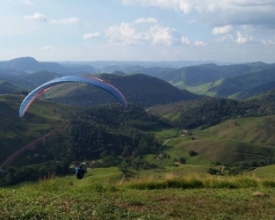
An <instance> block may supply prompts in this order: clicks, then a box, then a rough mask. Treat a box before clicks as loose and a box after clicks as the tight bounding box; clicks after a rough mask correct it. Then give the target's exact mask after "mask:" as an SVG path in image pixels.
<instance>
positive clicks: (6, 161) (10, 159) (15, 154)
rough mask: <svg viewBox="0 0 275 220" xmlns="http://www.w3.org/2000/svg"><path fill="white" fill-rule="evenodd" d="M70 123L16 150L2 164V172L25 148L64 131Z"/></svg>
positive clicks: (29, 147)
mask: <svg viewBox="0 0 275 220" xmlns="http://www.w3.org/2000/svg"><path fill="white" fill-rule="evenodd" d="M69 125H70V123H68V124H67V125H65V126H64V127H62V128H59V129H58V130H56V131H52V132H50V133H48V134H45V135H43V136H42V137H39V138H37V139H35V140H34V141H32V142H30V143H29V144H27V145H25V146H23V147H21V148H20V149H19V150H17V151H15V152H14V153H13V154H12V155H10V156H9V157H8V158H7V159H6V160H5V161H4V162H3V163H2V164H1V165H0V172H6V171H5V170H3V169H2V167H4V166H6V165H8V164H10V163H11V162H12V161H14V160H15V159H16V158H17V157H18V156H19V155H20V154H22V153H23V152H24V151H25V150H27V149H34V148H35V144H36V143H37V142H39V141H43V140H44V139H45V138H46V137H48V136H50V135H53V134H55V133H56V132H58V131H62V130H64V129H66V128H67V127H68V126H69Z"/></svg>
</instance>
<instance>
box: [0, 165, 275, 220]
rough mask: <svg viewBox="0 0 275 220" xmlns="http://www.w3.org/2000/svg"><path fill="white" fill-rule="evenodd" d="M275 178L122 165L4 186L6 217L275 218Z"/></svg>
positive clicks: (0, 191)
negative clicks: (123, 168)
mask: <svg viewBox="0 0 275 220" xmlns="http://www.w3.org/2000/svg"><path fill="white" fill-rule="evenodd" d="M274 202H275V179H270V178H269V179H264V178H261V179H259V178H257V177H255V176H253V177H247V176H239V177H216V176H215V177H212V176H207V175H198V174H197V175H191V174H190V175H186V176H184V177H182V176H179V175H177V174H175V173H174V172H172V173H167V171H166V174H165V175H164V173H163V176H162V177H156V176H152V175H145V174H141V175H138V176H136V177H133V178H131V179H125V178H123V177H122V176H121V174H120V173H119V171H118V169H117V168H108V169H93V170H89V171H88V175H87V177H85V178H84V179H83V180H77V179H76V178H75V177H74V176H67V177H63V178H54V177H53V178H51V179H48V180H41V181H39V182H38V183H24V184H21V185H19V186H16V187H9V188H0V207H1V209H0V219H102V220H103V219H104V220H105V219H232V220H233V219H252V220H253V219H257V220H258V219H265V220H268V219H270V220H271V219H274V215H275V208H274Z"/></svg>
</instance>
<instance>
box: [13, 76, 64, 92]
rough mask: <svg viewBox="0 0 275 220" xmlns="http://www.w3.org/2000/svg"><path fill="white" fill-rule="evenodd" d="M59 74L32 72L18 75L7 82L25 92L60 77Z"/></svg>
mask: <svg viewBox="0 0 275 220" xmlns="http://www.w3.org/2000/svg"><path fill="white" fill-rule="evenodd" d="M61 76H62V75H61V74H58V73H52V72H47V71H40V72H34V73H30V74H27V75H20V76H17V77H13V78H10V79H9V82H11V83H13V84H15V85H19V86H20V87H22V88H24V89H25V90H29V91H31V90H33V89H35V88H36V87H38V86H40V85H42V84H43V83H45V82H48V81H50V80H52V79H55V78H58V77H61Z"/></svg>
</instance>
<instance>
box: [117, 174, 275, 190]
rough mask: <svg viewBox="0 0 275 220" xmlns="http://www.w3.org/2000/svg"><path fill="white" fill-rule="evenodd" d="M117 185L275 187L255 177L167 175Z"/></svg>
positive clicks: (274, 182)
mask: <svg viewBox="0 0 275 220" xmlns="http://www.w3.org/2000/svg"><path fill="white" fill-rule="evenodd" d="M119 185H124V186H125V187H127V188H132V189H141V190H153V189H168V188H181V189H199V188H211V189H222V188H226V189H241V188H256V187H275V179H271V178H270V179H263V178H261V179H260V178H257V177H246V176H233V177H228V176H226V177H224V176H210V175H200V176H199V175H187V176H181V177H180V176H175V175H173V174H167V175H166V177H164V178H162V179H157V178H154V177H153V176H151V177H148V178H139V179H131V180H129V181H127V182H125V181H120V183H119Z"/></svg>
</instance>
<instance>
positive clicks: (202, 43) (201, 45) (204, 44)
mask: <svg viewBox="0 0 275 220" xmlns="http://www.w3.org/2000/svg"><path fill="white" fill-rule="evenodd" d="M194 46H196V47H206V46H207V43H206V42H204V41H199V40H196V41H195V43H194Z"/></svg>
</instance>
